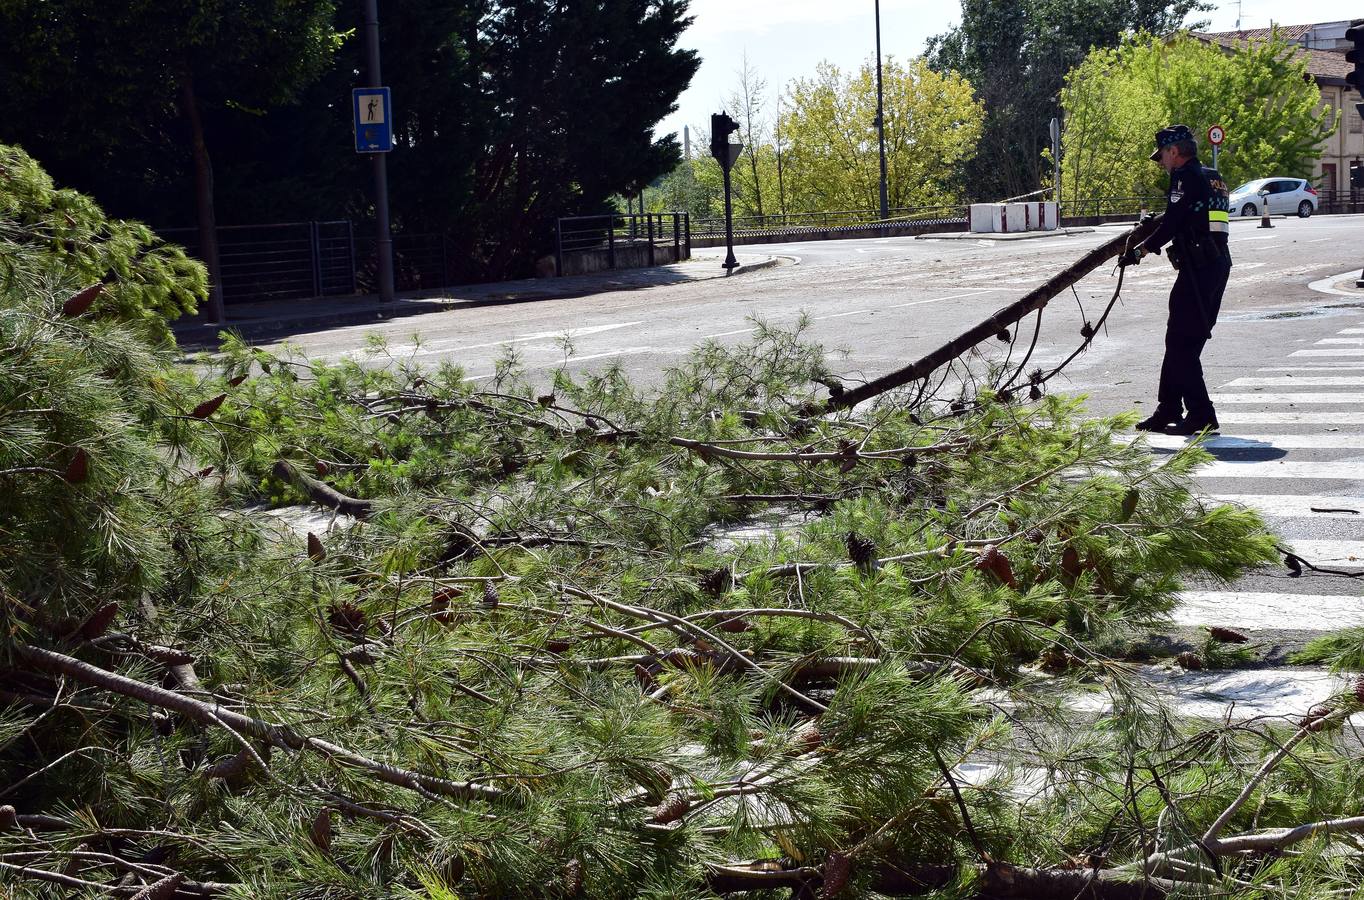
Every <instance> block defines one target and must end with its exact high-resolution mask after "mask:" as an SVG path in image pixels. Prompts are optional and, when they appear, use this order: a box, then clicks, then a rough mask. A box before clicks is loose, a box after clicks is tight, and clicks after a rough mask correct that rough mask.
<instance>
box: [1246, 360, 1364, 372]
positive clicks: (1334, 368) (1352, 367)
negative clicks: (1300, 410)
mask: <svg viewBox="0 0 1364 900" xmlns="http://www.w3.org/2000/svg"><path fill="white" fill-rule="evenodd" d="M1255 371H1257V372H1364V360H1361V361H1360V362H1351V361H1345V360H1341V361H1338V362H1331V361H1330V360H1322V361H1321V362H1320V363H1318V364H1316V365H1315V366H1261V367H1260V368H1258V369H1256V370H1255Z"/></svg>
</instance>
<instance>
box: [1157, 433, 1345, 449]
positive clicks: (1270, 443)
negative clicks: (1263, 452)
mask: <svg viewBox="0 0 1364 900" xmlns="http://www.w3.org/2000/svg"><path fill="white" fill-rule="evenodd" d="M1147 441H1148V443H1149V444H1150V445H1151V446H1152V447H1160V448H1162V449H1165V450H1179V449H1182V448H1184V447H1187V446H1188V445H1189V444H1190V443H1191V439H1190V438H1182V437H1178V436H1176V435H1173V434H1152V435H1147ZM1203 446H1204V447H1207V448H1209V449H1213V450H1255V449H1260V448H1264V449H1270V448H1274V447H1277V448H1279V449H1281V450H1364V434H1355V433H1351V432H1348V431H1336V432H1331V433H1329V434H1237V435H1230V434H1216V435H1213V436H1212V437H1209V438H1206V439H1204V441H1203Z"/></svg>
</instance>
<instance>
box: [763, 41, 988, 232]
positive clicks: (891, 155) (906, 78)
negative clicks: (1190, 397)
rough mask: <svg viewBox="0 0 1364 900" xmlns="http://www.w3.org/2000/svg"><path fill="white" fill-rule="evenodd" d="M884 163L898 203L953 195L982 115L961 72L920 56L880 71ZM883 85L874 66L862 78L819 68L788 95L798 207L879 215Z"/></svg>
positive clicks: (792, 191) (789, 182)
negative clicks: (880, 117)
mask: <svg viewBox="0 0 1364 900" xmlns="http://www.w3.org/2000/svg"><path fill="white" fill-rule="evenodd" d="M883 83H884V93H885V99H884V106H885V122H886V124H885V133H886V165H887V180H888V182H889V194H890V204H891V206H893V207H906V206H919V205H932V204H940V203H945V202H950V201H951V199H952V198H953V197H954V192H953V186H954V173H955V172H956V171H957V170H958V169H959V168H960V167H961V166H962V165H963V164H964V163H965V162H966V161H967V160H969V159H970V158H971V157H972V156H973V155H974V153H975V151H976V144H977V141H978V139H979V138H980V134H981V122H982V119H983V110H982V107H981V104H980V103H979V102H978V101H976V100H974V99H973V98H972V96H971V86H970V85H969V84H968V83H967V82H966V81H965V80H964V79H963V78H961V77H960V76H958V75H956V74H953V73H948V74H945V75H944V74H939V73H938V72H935V71H934V70H932V69H931V68H929V66H928V65H927V63H926V62H924V61H923V60H922V59H917V58H916V59H912V60H910V61H909V62H908V63H900V62H898V61H896V60H895V59H894V58H889V57H888V58H887V59H886V60H885V62H884V66H883ZM875 116H876V81H875V70H874V68H873V66H872V64H870V63H867V64H864V65H863V66H862V67H861V69H860V70H859V71H858V72H857V73H856V74H855V75H851V74H845V73H844V72H842V71H841V70H840V69H839V68H838V67H837V66H834V65H832V64H830V63H827V62H826V63H821V64H820V65H819V67H818V70H817V72H816V74H815V77H814V78H811V79H797V80H796V81H794V82H793V83H792V84H791V85H790V87H789V88H788V90H787V97H786V104H785V111H784V113H783V115H782V118H781V126H780V127H781V134H782V139H783V141H784V142H785V145H786V147H785V150H784V152H783V154H782V158H783V162H784V165H783V170H784V183H785V184H784V187H785V193H786V194H787V195H788V197H789V200H788V203H789V205H790V207H791V208H792V209H793V210H796V211H823V210H840V209H876V208H877V207H878V206H879V204H880V199H879V183H880V162H879V158H878V152H877V135H876V128H875V126H874V125H873V124H872V123H873V121H874V119H875Z"/></svg>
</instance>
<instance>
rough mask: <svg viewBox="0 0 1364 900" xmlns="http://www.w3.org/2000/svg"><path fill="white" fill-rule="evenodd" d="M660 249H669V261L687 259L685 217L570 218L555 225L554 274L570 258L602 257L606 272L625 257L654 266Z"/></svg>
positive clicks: (687, 220) (560, 271)
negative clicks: (576, 256)
mask: <svg viewBox="0 0 1364 900" xmlns="http://www.w3.org/2000/svg"><path fill="white" fill-rule="evenodd" d="M660 247H671V248H672V259H673V260H682V259H687V258H689V257H690V256H691V216H689V215H688V214H687V213H679V212H670V213H644V214H643V215H634V214H632V215H623V214H620V213H608V214H606V215H601V216H571V217H568V218H563V219H559V220H558V222H557V224H556V234H555V247H554V272H555V274H556V275H563V274H564V273H565V271H567V267H566V265H565V259H566V258H567V257H571V256H573V255H574V254H588V253H591V254H603V253H604V254H605V262H606V268H608V269H614V268H616V267H617V265H618V263H620V262H622V261H623V260H622V259H621V257H622V256H623V255H624V254H626V253H629V254H630V256H631V258H632V259H635V258H638V257H639V256H640V255H641V253H640V251H642V257H643V258H642V260H640V261H639V262H636V263H635V264H636V265H641V264H642V265H649V266H654V265H657V264H658V260H659V257H660V254H659V253H658V250H659V248H660Z"/></svg>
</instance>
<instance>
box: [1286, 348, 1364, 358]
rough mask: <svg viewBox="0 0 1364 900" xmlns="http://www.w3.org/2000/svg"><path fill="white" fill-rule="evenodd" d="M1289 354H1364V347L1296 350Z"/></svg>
mask: <svg viewBox="0 0 1364 900" xmlns="http://www.w3.org/2000/svg"><path fill="white" fill-rule="evenodd" d="M1288 355H1289V356H1364V347H1340V348H1333V349H1329V350H1328V349H1323V350H1294V351H1293V352H1292V353H1290V354H1288Z"/></svg>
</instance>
